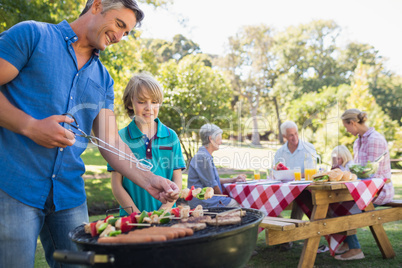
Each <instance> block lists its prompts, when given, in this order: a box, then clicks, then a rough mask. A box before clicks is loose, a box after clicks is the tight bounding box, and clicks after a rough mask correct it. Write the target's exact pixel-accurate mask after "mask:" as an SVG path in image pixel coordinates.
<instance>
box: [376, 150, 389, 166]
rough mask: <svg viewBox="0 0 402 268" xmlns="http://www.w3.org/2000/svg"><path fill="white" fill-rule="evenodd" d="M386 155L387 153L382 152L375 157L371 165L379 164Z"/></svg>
mask: <svg viewBox="0 0 402 268" xmlns="http://www.w3.org/2000/svg"><path fill="white" fill-rule="evenodd" d="M387 153H388V152H387V151H385V152H383V153H382V154H381V155H380V156H379V157H377V158H376V159H375V160H374V162H373V163H379V162H381V160H383V159H384V156H386V155H387Z"/></svg>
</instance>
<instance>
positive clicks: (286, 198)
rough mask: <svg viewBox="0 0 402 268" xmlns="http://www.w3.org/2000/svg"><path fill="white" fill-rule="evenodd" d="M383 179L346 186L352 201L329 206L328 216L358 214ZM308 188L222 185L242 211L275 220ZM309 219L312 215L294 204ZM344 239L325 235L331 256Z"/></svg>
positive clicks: (284, 184)
mask: <svg viewBox="0 0 402 268" xmlns="http://www.w3.org/2000/svg"><path fill="white" fill-rule="evenodd" d="M385 181H386V179H367V180H358V181H355V182H346V183H345V185H346V187H347V188H348V190H349V192H350V193H351V195H352V197H353V199H354V201H350V202H342V203H335V204H331V205H330V207H329V213H330V215H332V216H333V217H336V216H345V215H350V214H356V213H360V212H361V210H363V209H365V208H366V207H367V206H368V205H369V204H370V202H371V201H372V200H373V198H374V197H375V195H376V194H377V193H378V192H379V190H380V189H381V188H382V187H383V186H384V183H385ZM308 185H309V184H291V183H280V184H273V185H256V184H224V185H223V186H224V190H225V191H226V193H227V194H228V195H229V196H230V197H232V198H234V199H235V200H236V201H237V202H238V203H239V204H240V205H241V206H242V207H245V208H255V209H258V210H260V211H262V212H264V213H265V214H266V215H268V216H272V217H277V216H278V215H279V214H280V213H281V212H282V211H283V210H284V209H285V208H286V207H287V206H288V205H289V204H290V203H291V202H292V201H293V200H295V198H296V197H297V196H298V195H299V194H300V193H301V192H302V191H303V190H304V189H305V188H306V187H307V186H308ZM296 201H299V200H297V199H296ZM297 203H298V204H299V206H300V207H301V208H302V209H303V211H304V212H305V213H306V215H307V216H308V217H310V216H311V211H309V210H308V208H307V207H306V206H304V204H302V203H300V202H297ZM345 238H346V236H343V235H328V236H326V239H327V241H328V245H329V248H330V253H331V255H332V256H333V255H334V254H335V251H336V249H337V248H338V247H339V245H340V244H341V243H342V241H343V240H344V239H345Z"/></svg>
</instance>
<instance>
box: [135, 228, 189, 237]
mask: <svg viewBox="0 0 402 268" xmlns="http://www.w3.org/2000/svg"><path fill="white" fill-rule="evenodd" d="M142 234H151V235H154V234H155V235H164V236H166V239H167V240H170V239H175V238H179V237H185V236H190V235H193V234H194V231H193V230H191V229H189V228H172V227H159V226H158V227H149V228H145V229H136V230H134V231H131V232H129V235H142Z"/></svg>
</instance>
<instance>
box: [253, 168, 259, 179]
mask: <svg viewBox="0 0 402 268" xmlns="http://www.w3.org/2000/svg"><path fill="white" fill-rule="evenodd" d="M259 179H260V170H259V169H255V170H254V180H259Z"/></svg>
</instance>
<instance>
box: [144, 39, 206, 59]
mask: <svg viewBox="0 0 402 268" xmlns="http://www.w3.org/2000/svg"><path fill="white" fill-rule="evenodd" d="M144 43H145V46H146V48H148V49H149V50H150V51H152V52H153V53H154V55H155V56H156V59H157V61H158V63H163V62H166V61H168V60H170V59H175V60H177V61H179V60H181V59H182V58H184V57H185V56H187V55H190V54H193V55H195V54H197V53H201V50H200V47H199V45H198V44H196V43H194V42H193V41H192V40H190V39H187V38H186V37H184V36H183V35H181V34H177V35H175V36H174V37H173V41H172V42H169V41H166V40H162V39H145V40H144Z"/></svg>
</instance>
